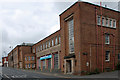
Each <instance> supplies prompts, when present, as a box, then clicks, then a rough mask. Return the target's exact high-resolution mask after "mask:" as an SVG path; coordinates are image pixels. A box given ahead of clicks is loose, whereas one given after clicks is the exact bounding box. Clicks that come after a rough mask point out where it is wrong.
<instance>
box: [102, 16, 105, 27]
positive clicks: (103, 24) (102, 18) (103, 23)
mask: <svg viewBox="0 0 120 80" xmlns="http://www.w3.org/2000/svg"><path fill="white" fill-rule="evenodd" d="M104 21H105V20H104V17H103V18H102V26H104V24H105V23H104Z"/></svg>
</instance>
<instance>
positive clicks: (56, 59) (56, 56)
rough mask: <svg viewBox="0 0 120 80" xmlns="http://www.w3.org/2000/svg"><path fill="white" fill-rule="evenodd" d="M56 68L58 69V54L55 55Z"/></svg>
mask: <svg viewBox="0 0 120 80" xmlns="http://www.w3.org/2000/svg"><path fill="white" fill-rule="evenodd" d="M54 68H55V69H58V54H54Z"/></svg>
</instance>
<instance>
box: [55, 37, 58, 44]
mask: <svg viewBox="0 0 120 80" xmlns="http://www.w3.org/2000/svg"><path fill="white" fill-rule="evenodd" d="M57 43H58V41H57V37H55V45H57Z"/></svg>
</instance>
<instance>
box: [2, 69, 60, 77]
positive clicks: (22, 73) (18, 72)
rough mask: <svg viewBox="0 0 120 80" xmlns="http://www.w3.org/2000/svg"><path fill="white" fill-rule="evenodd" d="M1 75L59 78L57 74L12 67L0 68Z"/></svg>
mask: <svg viewBox="0 0 120 80" xmlns="http://www.w3.org/2000/svg"><path fill="white" fill-rule="evenodd" d="M2 77H3V78H9V79H10V78H59V77H57V76H51V75H45V74H42V73H38V72H35V71H29V70H20V69H14V68H7V67H3V68H2Z"/></svg>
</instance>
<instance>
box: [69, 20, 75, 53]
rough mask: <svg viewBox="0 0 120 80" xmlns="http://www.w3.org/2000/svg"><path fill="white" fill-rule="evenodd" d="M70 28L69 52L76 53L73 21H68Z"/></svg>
mask: <svg viewBox="0 0 120 80" xmlns="http://www.w3.org/2000/svg"><path fill="white" fill-rule="evenodd" d="M68 28H69V52H70V53H73V52H74V23H73V19H71V20H69V21H68Z"/></svg>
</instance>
